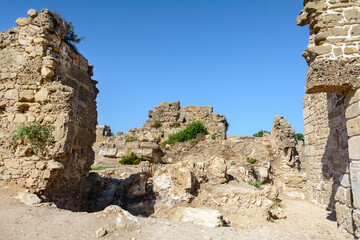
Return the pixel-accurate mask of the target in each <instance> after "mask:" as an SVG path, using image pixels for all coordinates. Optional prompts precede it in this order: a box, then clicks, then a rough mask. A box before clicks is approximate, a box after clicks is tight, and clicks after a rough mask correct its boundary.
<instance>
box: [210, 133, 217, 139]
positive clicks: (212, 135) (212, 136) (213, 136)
mask: <svg viewBox="0 0 360 240" xmlns="http://www.w3.org/2000/svg"><path fill="white" fill-rule="evenodd" d="M216 135H217V133H216V132H215V133H213V134H211V139H212V140H215V139H216Z"/></svg>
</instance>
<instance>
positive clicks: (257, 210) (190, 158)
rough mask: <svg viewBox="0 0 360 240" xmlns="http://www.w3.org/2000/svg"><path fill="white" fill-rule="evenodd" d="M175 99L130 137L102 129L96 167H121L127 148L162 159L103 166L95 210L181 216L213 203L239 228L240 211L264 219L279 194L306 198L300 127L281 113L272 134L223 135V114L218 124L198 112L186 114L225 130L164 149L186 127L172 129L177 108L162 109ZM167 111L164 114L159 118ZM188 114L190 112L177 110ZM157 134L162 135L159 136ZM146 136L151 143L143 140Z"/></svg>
mask: <svg viewBox="0 0 360 240" xmlns="http://www.w3.org/2000/svg"><path fill="white" fill-rule="evenodd" d="M174 103H175V104H176V105H175V106H179V102H172V103H161V104H160V106H158V107H155V110H154V111H150V114H149V119H148V120H147V121H146V123H145V124H144V125H143V127H142V128H140V129H132V130H130V131H129V132H128V133H125V134H119V135H118V136H111V135H112V134H109V133H108V131H109V130H110V127H108V126H104V125H101V126H98V131H97V132H98V134H99V135H98V136H97V142H96V143H95V144H94V149H95V152H96V154H95V155H96V156H95V159H96V161H95V163H94V166H109V167H114V166H115V167H116V166H119V165H118V160H119V159H120V158H121V156H123V155H124V153H125V152H126V151H128V150H131V151H132V152H134V153H136V154H137V155H138V156H142V158H143V160H145V161H148V162H153V163H156V162H157V163H160V164H156V165H150V166H149V165H148V163H146V162H141V163H140V165H139V166H121V167H120V166H119V168H115V169H113V168H110V169H105V170H101V171H100V172H99V174H100V175H101V176H102V177H104V179H105V180H104V183H103V184H104V185H103V187H102V190H101V191H100V193H99V194H98V195H97V196H96V197H95V198H94V199H95V201H94V202H93V209H96V210H101V209H103V208H104V207H105V206H107V205H110V204H114V203H116V204H118V205H120V206H121V207H122V208H124V209H126V210H127V211H129V212H131V213H132V214H134V215H139V214H140V215H144V216H149V215H156V216H161V217H165V218H174V219H178V220H179V219H180V220H181V219H182V217H184V216H183V214H190V213H189V212H196V211H197V210H198V209H199V208H207V209H208V210H209V209H212V210H211V211H216V212H217V213H221V217H222V219H223V220H224V221H225V222H232V226H236V224H239V223H238V221H237V220H238V217H239V216H249V218H251V217H250V216H263V217H264V219H266V216H267V214H268V213H267V212H268V211H270V210H269V208H271V206H272V204H273V202H272V201H275V200H276V199H277V198H278V196H279V194H281V195H282V196H283V195H287V196H290V197H292V198H300V199H305V197H306V196H305V195H306V193H305V191H304V189H305V187H306V176H305V174H304V173H305V169H306V168H305V166H303V164H302V160H303V159H301V157H302V154H301V153H302V151H303V142H301V143H299V144H296V142H295V131H294V130H293V129H291V126H290V124H289V123H288V122H287V121H286V119H284V118H283V117H282V116H276V117H275V119H274V125H273V129H272V131H271V134H265V135H264V136H263V137H246V136H244V137H241V136H228V137H226V138H225V137H224V136H226V126H227V124H226V120H225V117H224V116H222V115H219V114H214V115H215V116H216V118H215V119H216V121H213V119H214V117H213V116H212V115H211V114H209V115H207V116H208V119H206V118H204V117H203V116H206V115H203V114H201V115H200V114H198V115H194V117H193V118H188V119H191V121H196V120H200V121H202V122H205V125H206V127H207V128H208V129H221V130H223V131H224V132H223V134H220V137H219V136H217V135H216V136H217V137H216V138H212V137H211V131H209V132H210V134H208V135H207V136H206V137H204V138H201V139H198V140H196V141H194V142H185V143H177V144H174V145H169V146H163V145H161V144H160V142H161V141H163V140H166V138H167V136H168V135H169V133H174V132H176V131H179V130H181V127H184V126H185V124H184V125H182V126H181V127H180V126H179V127H177V128H175V129H174V127H172V123H173V122H176V120H177V119H179V118H178V117H177V118H175V117H176V116H177V115H176V114H173V112H175V113H178V111H174V110H172V111H164V110H163V109H174V108H173V106H174ZM160 107H161V108H160ZM165 107H166V108H165ZM189 108H190V107H186V108H185V109H189ZM191 108H192V109H201V107H191ZM175 109H179V107H176V108H175ZM181 109H182V108H181ZM205 109H211V107H206V108H205ZM160 110H161V111H160ZM154 112H156V114H153V113H154ZM197 112H198V111H197ZM160 113H161V114H162V115H160ZM163 115H165V116H166V117H160V116H163ZM174 115H175V116H174ZM182 115H185V114H184V113H182V114H179V116H182ZM154 116H156V117H154ZM188 116H189V115H188ZM224 120H225V121H224ZM156 121H158V122H160V123H161V124H158V127H155V124H154V123H155V122H156ZM191 121H186V122H191ZM220 123H221V124H220ZM160 125H161V126H160ZM209 126H210V127H209ZM211 126H216V127H215V128H214V127H212V128H211ZM105 135H108V136H107V137H106V136H105ZM158 136H164V137H160V141H159V140H157V138H158ZM165 136H166V137H165ZM129 138H133V139H132V141H126V139H129ZM144 138H149V139H152V140H151V141H150V140H149V141H142V140H143V139H144ZM146 140H148V139H146ZM148 151H149V152H148ZM248 157H250V158H254V159H256V161H257V162H256V164H252V163H250V162H248V161H247V158H248ZM254 181H260V182H261V184H265V185H264V186H266V187H265V188H264V189H262V190H261V191H259V190H254V187H251V186H250V185H249V184H248V182H254ZM269 199H272V200H269ZM254 203H256V204H254ZM183 207H185V209H184V208H183ZM169 211H173V212H172V213H169ZM209 211H210V210H209ZM209 214H210V213H209ZM217 224H219V222H217ZM222 225H223V223H221V224H220V226H222Z"/></svg>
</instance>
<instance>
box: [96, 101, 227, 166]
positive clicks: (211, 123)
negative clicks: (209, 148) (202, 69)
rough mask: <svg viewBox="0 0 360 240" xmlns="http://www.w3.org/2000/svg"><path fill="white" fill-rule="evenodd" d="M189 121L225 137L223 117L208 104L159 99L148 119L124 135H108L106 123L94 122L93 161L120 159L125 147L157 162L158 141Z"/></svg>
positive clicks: (225, 122)
mask: <svg viewBox="0 0 360 240" xmlns="http://www.w3.org/2000/svg"><path fill="white" fill-rule="evenodd" d="M193 121H201V122H202V123H203V124H204V125H205V127H206V129H207V130H208V132H209V133H210V134H214V133H215V135H214V136H215V137H216V138H217V139H226V131H227V127H228V123H227V121H226V118H225V116H223V115H220V114H218V113H213V108H212V107H198V106H187V107H180V102H179V101H176V102H169V103H167V102H162V103H160V105H159V106H156V107H155V108H154V110H150V111H149V118H148V119H147V120H146V122H145V123H144V124H143V126H142V127H141V128H132V129H130V130H129V132H127V133H125V134H123V133H118V134H117V136H112V135H111V130H110V127H109V126H105V125H98V126H97V137H96V143H95V144H94V150H95V152H96V153H97V154H96V156H95V163H96V164H99V163H100V162H102V163H104V162H110V163H111V162H114V161H113V159H114V158H115V159H120V158H121V157H122V156H123V155H124V154H125V153H126V152H127V151H128V150H129V149H130V150H131V151H132V152H134V153H135V154H137V155H138V156H139V157H140V156H141V157H142V158H143V159H144V160H147V161H150V162H161V157H162V156H163V151H162V150H161V149H160V145H159V142H161V141H164V140H166V139H167V138H168V136H169V134H172V133H175V132H178V131H180V130H181V129H183V128H184V127H185V126H186V125H187V124H188V123H191V122H193Z"/></svg>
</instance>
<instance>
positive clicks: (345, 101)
mask: <svg viewBox="0 0 360 240" xmlns="http://www.w3.org/2000/svg"><path fill="white" fill-rule="evenodd" d="M304 6H305V8H304V10H303V11H302V12H301V13H300V15H299V16H298V18H297V24H298V25H300V26H304V25H307V24H309V28H310V39H309V46H308V47H307V49H306V50H305V52H304V54H303V56H304V57H305V59H306V61H307V62H308V64H309V69H308V73H307V84H306V93H307V94H306V95H305V97H304V99H303V102H304V125H305V126H304V128H305V142H306V147H305V154H306V165H307V176H308V177H307V179H308V181H307V189H308V192H309V195H310V198H311V200H312V201H313V202H316V203H319V204H321V205H324V206H326V207H327V208H329V209H330V210H333V211H334V213H336V218H337V222H338V225H339V226H340V227H342V228H344V229H345V230H347V231H348V232H349V233H351V234H354V235H355V236H356V237H360V210H359V209H360V187H359V186H360V178H359V172H360V136H359V135H360V125H359V121H360V90H359V87H360V86H359V74H360V73H359V69H358V68H359V60H360V55H359V44H360V2H359V1H357V0H328V1H325V0H317V1H308V0H306V1H304Z"/></svg>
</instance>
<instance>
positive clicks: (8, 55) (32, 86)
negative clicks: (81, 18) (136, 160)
mask: <svg viewBox="0 0 360 240" xmlns="http://www.w3.org/2000/svg"><path fill="white" fill-rule="evenodd" d="M28 15H29V18H25V17H21V18H19V19H17V20H16V24H17V25H18V27H14V28H12V29H10V30H8V31H4V32H1V33H0V90H1V92H0V115H1V118H0V121H1V128H0V179H1V180H3V181H7V182H11V183H14V184H18V185H20V186H23V187H26V188H28V189H30V190H31V191H32V192H36V193H39V194H42V196H43V197H44V198H46V199H47V200H50V201H53V202H55V203H56V205H58V207H62V208H67V209H73V210H80V209H81V208H82V204H84V203H86V198H87V192H88V190H89V188H90V183H89V182H88V180H87V177H88V174H89V169H90V166H91V164H92V163H93V161H94V152H93V150H92V144H93V143H94V141H95V127H96V123H97V111H96V101H95V100H96V95H97V93H98V90H97V88H96V83H97V82H96V81H94V80H92V79H91V76H92V67H91V66H89V64H88V61H87V60H86V59H85V58H84V57H83V56H82V55H81V54H79V53H78V52H77V51H76V50H75V49H74V47H72V46H70V45H69V44H67V43H66V42H64V41H63V39H64V37H65V34H66V23H65V21H64V20H63V19H61V18H60V17H58V16H57V15H54V14H52V13H51V12H50V11H49V10H47V9H43V10H42V11H41V12H40V13H38V12H37V11H35V10H29V12H28ZM27 122H38V123H40V124H42V125H52V126H54V127H55V130H54V132H53V135H54V139H55V143H54V145H53V146H51V147H49V149H48V151H47V153H46V154H45V155H44V156H43V155H39V156H36V155H35V154H34V153H32V152H31V151H29V149H27V148H24V147H20V148H17V149H16V152H12V151H11V150H10V149H9V148H8V140H7V139H8V137H9V136H10V135H11V133H12V132H13V131H14V130H16V129H17V127H18V126H19V124H20V123H27Z"/></svg>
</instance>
